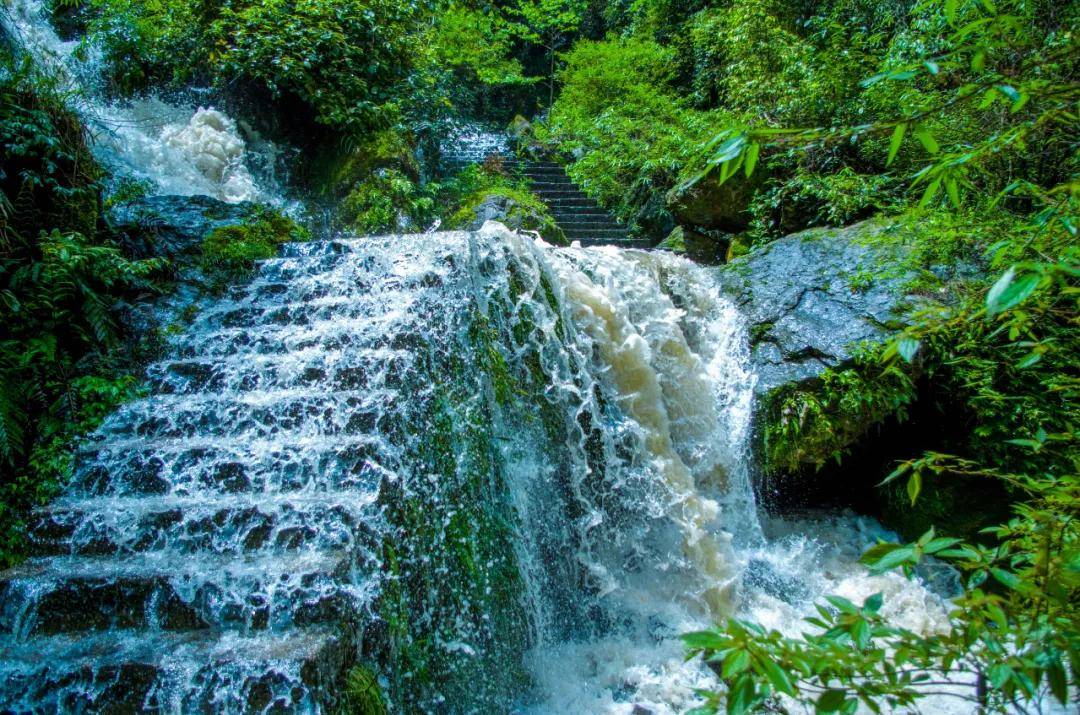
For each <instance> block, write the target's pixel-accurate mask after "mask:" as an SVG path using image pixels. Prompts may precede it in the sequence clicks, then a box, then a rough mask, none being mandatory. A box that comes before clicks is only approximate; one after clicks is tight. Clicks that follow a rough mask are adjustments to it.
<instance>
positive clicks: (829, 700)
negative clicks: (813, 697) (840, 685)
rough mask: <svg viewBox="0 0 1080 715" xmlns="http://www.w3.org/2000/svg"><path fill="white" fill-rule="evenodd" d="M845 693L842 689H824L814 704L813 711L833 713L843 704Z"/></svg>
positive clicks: (845, 697)
mask: <svg viewBox="0 0 1080 715" xmlns="http://www.w3.org/2000/svg"><path fill="white" fill-rule="evenodd" d="M846 699H847V694H846V693H845V692H844V691H843V690H826V691H825V692H824V693H822V694H821V697H819V698H818V699H817V703H816V704H815V705H814V710H815V712H819V713H834V712H836V711H838V710H839V709H840V708H842V707H843V706H844V701H845V700H846Z"/></svg>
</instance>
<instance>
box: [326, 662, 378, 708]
mask: <svg viewBox="0 0 1080 715" xmlns="http://www.w3.org/2000/svg"><path fill="white" fill-rule="evenodd" d="M341 700H342V702H341V705H340V707H339V708H338V712H339V714H340V715H386V713H387V709H386V701H385V700H384V699H383V694H382V689H381V688H380V687H379V680H378V678H376V677H375V673H374V672H373V671H372V670H371V669H369V668H366V667H364V666H362V665H356V666H353V667H352V668H350V669H349V671H348V672H347V673H346V674H345V687H344V688H343V689H342V694H341Z"/></svg>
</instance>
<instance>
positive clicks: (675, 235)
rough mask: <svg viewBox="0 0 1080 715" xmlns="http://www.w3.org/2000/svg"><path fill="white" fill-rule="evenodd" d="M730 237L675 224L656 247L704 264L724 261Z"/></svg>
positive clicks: (715, 263)
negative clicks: (708, 233) (705, 232)
mask: <svg viewBox="0 0 1080 715" xmlns="http://www.w3.org/2000/svg"><path fill="white" fill-rule="evenodd" d="M729 243H730V238H729V237H728V236H726V235H724V234H720V235H706V234H704V233H699V232H697V231H693V230H691V229H688V228H684V227H682V226H676V227H675V228H674V229H673V230H672V231H671V233H669V234H668V236H667V238H665V239H664V240H663V241H662V242H661V243H660V245H658V246H657V248H662V249H664V250H667V251H671V252H672V253H678V254H680V255H683V256H686V257H687V258H689V259H690V260H692V261H695V262H697V263H702V264H705V265H717V264H720V263H724V261H725V259H726V257H727V255H728V244H729Z"/></svg>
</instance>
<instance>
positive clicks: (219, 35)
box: [90, 0, 431, 134]
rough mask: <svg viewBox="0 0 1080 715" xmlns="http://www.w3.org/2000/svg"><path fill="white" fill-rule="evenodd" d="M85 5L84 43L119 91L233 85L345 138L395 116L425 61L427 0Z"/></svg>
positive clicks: (135, 0) (110, 1) (103, 1)
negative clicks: (96, 47)
mask: <svg viewBox="0 0 1080 715" xmlns="http://www.w3.org/2000/svg"><path fill="white" fill-rule="evenodd" d="M90 2H91V4H92V6H93V8H94V9H95V11H96V12H95V14H94V20H93V21H92V23H91V31H92V39H93V40H94V41H95V42H97V43H99V44H100V45H101V46H102V48H103V49H104V59H105V62H106V64H107V67H108V68H109V71H108V72H107V74H108V76H109V77H111V78H112V80H113V82H114V85H115V87H116V89H117V90H118V91H120V92H123V93H129V92H132V91H136V90H140V89H144V88H146V87H148V86H149V85H151V84H156V83H159V82H171V83H174V84H177V85H181V84H183V83H185V82H188V81H190V80H192V79H203V80H211V81H213V82H214V83H215V84H217V85H219V86H225V85H232V84H236V83H239V84H241V85H245V86H248V87H250V88H252V89H254V90H256V91H258V92H262V93H265V94H268V95H269V96H271V97H273V98H275V99H277V100H279V101H281V102H285V103H289V102H292V103H294V104H295V105H296V106H298V107H301V108H304V110H305V111H306V113H307V117H306V118H308V119H311V120H314V121H315V122H317V123H319V124H322V125H325V126H328V127H333V128H334V129H335V131H337V132H340V133H344V134H350V133H353V134H355V133H361V132H363V131H365V130H367V129H369V128H371V127H373V126H380V125H385V124H386V123H387V122H388V121H390V120H392V119H393V118H395V117H396V116H398V114H399V113H400V109H401V108H400V106H399V101H400V100H401V99H402V98H403V97H405V98H410V97H412V96H413V95H412V94H411V93H412V92H413V91H414V89H419V88H418V87H417V88H414V87H413V86H412V84H413V83H415V82H422V80H420V79H418V78H417V76H416V70H417V68H418V67H419V66H422V65H423V64H424V63H425V62H426V61H427V60H426V53H427V44H426V43H424V42H423V41H422V37H423V36H424V33H425V31H426V29H427V24H426V22H427V21H428V20H429V19H430V17H431V7H430V6H429V5H428V4H427V3H425V2H397V1H396V0H348V1H346V2H342V1H341V0H333V1H331V0H301V1H297V0H269V1H266V2H251V1H250V0H240V1H237V2H230V3H224V4H221V3H216V2H205V1H204V2H196V3H180V2H169V1H167V0H90ZM297 119H300V117H297Z"/></svg>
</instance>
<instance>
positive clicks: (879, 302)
mask: <svg viewBox="0 0 1080 715" xmlns="http://www.w3.org/2000/svg"><path fill="white" fill-rule="evenodd" d="M886 230H888V225H887V224H886V223H884V222H865V223H861V224H856V225H854V226H850V227H847V228H842V229H812V230H809V231H804V232H802V233H797V234H793V235H791V236H786V237H784V238H781V239H779V240H777V241H774V242H772V243H770V244H767V245H765V246H762V247H761V248H759V249H757V250H754V251H752V252H751V253H749V254H747V255H746V256H743V257H742V258H739V259H736V260H734V261H732V262H731V263H730V264H728V265H727V266H724V267H722V268H719V269H717V275H718V277H719V280H720V282H721V285H722V288H723V290H724V291H725V292H726V293H727V294H728V295H729V296H731V297H732V298H734V300H735V301H736V303H737V304H738V305H739V307H740V308H741V309H742V311H743V313H744V314H745V315H746V317H747V321H748V323H749V325H748V328H749V331H750V342H751V350H752V361H753V363H754V368H755V369H756V371H757V374H758V385H757V391H758V393H759V394H761V395H764V394H767V393H769V392H771V391H772V390H774V389H776V388H777V387H780V386H782V385H786V384H789V383H793V382H802V381H805V380H809V379H813V378H816V377H817V376H819V375H820V374H821V373H822V372H824V371H825V370H826V369H827V368H831V367H836V366H838V365H841V364H843V363H845V362H847V361H848V360H850V359H851V356H852V350H853V348H854V347H855V346H856V345H857V344H858V343H860V342H863V341H880V340H884V339H885V338H886V337H887V336H888V335H890V334H891V333H893V332H894V331H895V330H896V329H897V328H899V327H901V326H902V324H903V321H902V317H901V316H902V313H903V308H904V307H905V305H907V304H909V302H910V300H911V296H910V293H909V290H908V288H907V286H908V284H909V282H910V279H911V278H912V275H913V274H912V272H911V271H908V270H904V269H902V268H899V266H900V265H901V264H900V261H899V258H900V257H901V251H902V246H901V245H900V244H899V243H897V242H889V241H885V240H875V239H876V238H880V234H881V233H882V232H883V231H886Z"/></svg>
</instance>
